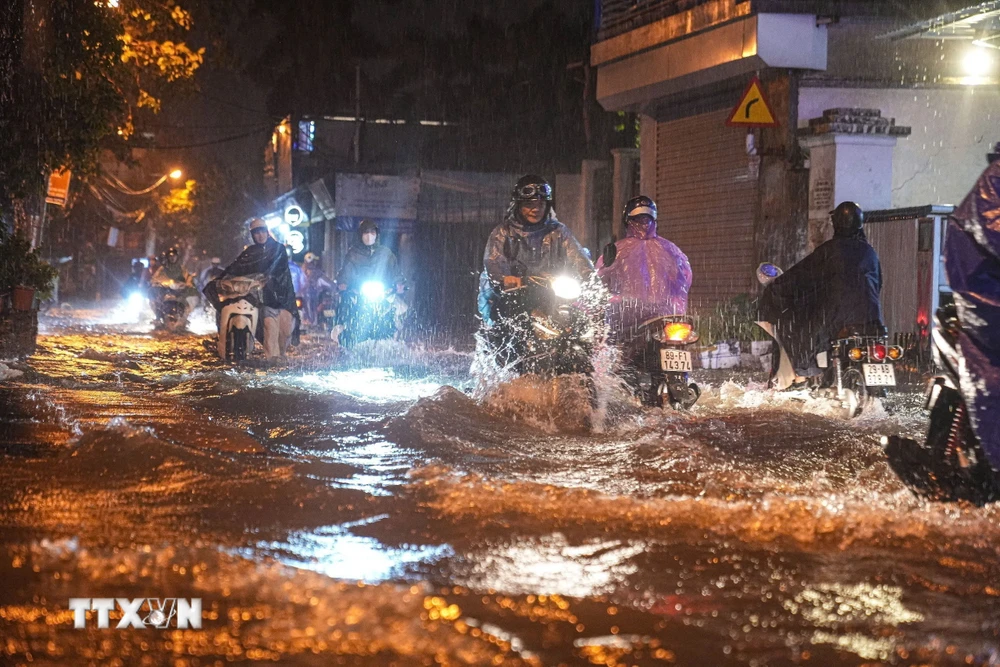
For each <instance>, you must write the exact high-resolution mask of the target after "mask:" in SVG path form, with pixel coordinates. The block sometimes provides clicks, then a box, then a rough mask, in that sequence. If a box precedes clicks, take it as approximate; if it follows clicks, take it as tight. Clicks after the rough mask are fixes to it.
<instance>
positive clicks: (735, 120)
mask: <svg viewBox="0 0 1000 667" xmlns="http://www.w3.org/2000/svg"><path fill="white" fill-rule="evenodd" d="M726 125H728V126H729V127H775V126H777V125H778V121H776V120H775V119H774V114H773V113H771V105H769V104H768V103H767V99H766V98H765V97H764V91H763V89H762V87H761V84H760V79H758V78H757V77H754V78H753V80H752V81H751V82H750V85H749V86H747V90H746V92H745V93H743V97H742V98H740V103H739V104H737V105H736V108H735V109H733V113H731V114H730V115H729V120H728V121H726Z"/></svg>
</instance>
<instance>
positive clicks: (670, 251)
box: [597, 221, 691, 335]
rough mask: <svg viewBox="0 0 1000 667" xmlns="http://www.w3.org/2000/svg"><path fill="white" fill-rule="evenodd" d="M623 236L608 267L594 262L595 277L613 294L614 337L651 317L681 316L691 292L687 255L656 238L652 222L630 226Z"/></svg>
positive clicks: (685, 310)
mask: <svg viewBox="0 0 1000 667" xmlns="http://www.w3.org/2000/svg"><path fill="white" fill-rule="evenodd" d="M625 234H626V235H625V238H624V239H622V240H621V241H618V242H616V244H615V245H616V247H617V254H616V255H615V258H614V261H613V262H612V263H611V265H610V266H604V257H600V258H599V259H598V260H597V269H598V275H600V276H601V279H602V280H603V281H604V284H605V285H607V286H608V289H609V290H610V291H611V293H612V294H613V295H614V297H613V299H612V306H611V313H610V315H611V327H612V330H613V331H614V332H615V333H616V334H618V335H621V334H626V335H627V333H628V332H633V331H634V330H635V329H636V327H637V326H638V325H639V324H641V323H642V322H644V321H646V320H649V319H652V318H654V317H660V316H663V315H683V314H685V313H686V312H687V301H688V292H689V291H690V290H691V264H690V262H688V258H687V255H685V254H684V253H683V252H682V251H681V249H680V248H678V247H677V246H676V245H674V244H673V243H671V242H670V241H668V240H666V239H664V238H660V237H659V236H657V235H656V222H655V221H654V222H652V223H650V224H649V225H648V227H645V228H644V227H642V226H640V225H637V224H636V223H630V224H628V225H627V226H626V232H625Z"/></svg>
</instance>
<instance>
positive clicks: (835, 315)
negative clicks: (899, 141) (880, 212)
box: [759, 201, 885, 385]
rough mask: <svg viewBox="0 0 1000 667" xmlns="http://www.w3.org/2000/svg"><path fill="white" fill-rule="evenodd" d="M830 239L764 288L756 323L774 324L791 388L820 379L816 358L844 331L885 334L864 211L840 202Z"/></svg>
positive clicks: (878, 272)
mask: <svg viewBox="0 0 1000 667" xmlns="http://www.w3.org/2000/svg"><path fill="white" fill-rule="evenodd" d="M830 215H831V217H832V222H833V238H832V239H830V240H829V241H827V242H825V243H823V244H822V245H820V246H819V247H818V248H816V250H814V251H813V252H812V254H810V255H809V256H807V257H806V258H805V259H803V260H802V261H801V262H799V263H798V264H796V265H795V266H793V267H792V268H790V269H789V270H788V271H786V272H785V273H784V274H782V275H781V276H779V277H778V278H777V279H776V280H774V281H773V282H772V283H771V284H770V285H768V286H767V287H766V288H765V289H764V292H763V294H762V295H761V300H760V304H759V308H760V319H761V320H763V321H767V322H772V323H774V324H775V334H776V338H777V339H778V342H779V343H780V344H781V345H782V347H783V348H784V349H785V352H786V353H787V354H788V357H789V360H790V361H791V363H792V366H793V368H794V370H795V374H796V377H795V385H800V384H801V383H803V382H805V381H806V379H807V378H809V377H814V376H817V375H820V374H821V373H822V371H821V370H820V369H819V368H818V364H817V361H816V355H817V354H818V353H819V352H822V351H825V350H826V349H827V348H828V347H829V345H830V342H831V341H832V340H836V339H837V338H838V337H839V336H841V335H846V334H847V332H845V329H848V328H857V329H858V330H859V333H862V334H866V335H881V334H882V333H884V332H885V325H884V323H883V321H882V307H881V304H880V301H879V295H880V294H881V291H882V268H881V265H880V263H879V259H878V255H877V254H876V252H875V249H874V248H872V246H871V245H869V243H868V239H867V236H866V235H865V231H864V211H862V210H861V207H860V206H858V205H857V204H855V203H854V202H849V201H845V202H842V203H841V204H839V205H838V206H837V208H835V209H834V210H833V211H831V212H830Z"/></svg>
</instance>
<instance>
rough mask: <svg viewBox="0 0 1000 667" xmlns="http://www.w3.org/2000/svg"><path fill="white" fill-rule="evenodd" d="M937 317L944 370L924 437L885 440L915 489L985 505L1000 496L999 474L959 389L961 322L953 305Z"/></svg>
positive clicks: (930, 396)
mask: <svg viewBox="0 0 1000 667" xmlns="http://www.w3.org/2000/svg"><path fill="white" fill-rule="evenodd" d="M937 320H938V324H939V325H940V326H939V327H937V328H935V329H934V330H933V332H932V340H933V345H934V358H935V362H936V364H937V365H938V367H939V368H940V369H941V373H940V374H939V375H937V376H936V377H934V378H933V379H931V381H930V383H929V385H928V390H927V409H928V410H930V424H929V425H928V427H927V437H926V440H925V441H924V442H923V443H920V442H917V441H916V440H912V439H910V438H903V437H900V436H889V437H886V438H882V445H883V446H884V447H885V453H886V457H887V458H888V459H889V466H890V467H891V468H892V469H893V471H894V472H895V473H896V474H897V475H899V478H900V479H901V480H902V481H903V483H904V484H906V486H908V487H909V488H910V490H912V491H913V492H914V493H915V494H917V495H919V496H922V497H926V498H929V499H931V500H940V501H960V500H964V501H968V502H971V503H974V504H976V505H985V504H986V503H989V502H993V501H995V500H997V499H998V498H1000V473H998V472H997V470H995V469H994V467H993V465H992V464H991V462H990V460H989V458H988V457H987V456H986V453H985V452H984V451H983V448H982V445H981V444H980V442H979V439H978V438H977V437H976V433H975V431H974V430H973V428H972V425H971V424H970V422H969V412H968V407H967V406H966V404H965V400H964V399H963V398H962V394H961V392H960V391H959V373H960V370H959V369H960V368H961V355H960V352H959V350H958V346H957V344H958V332H959V330H960V327H961V324H960V322H959V320H958V313H957V310H956V308H955V305H954V304H947V305H944V306H942V308H941V309H939V310H938V313H937Z"/></svg>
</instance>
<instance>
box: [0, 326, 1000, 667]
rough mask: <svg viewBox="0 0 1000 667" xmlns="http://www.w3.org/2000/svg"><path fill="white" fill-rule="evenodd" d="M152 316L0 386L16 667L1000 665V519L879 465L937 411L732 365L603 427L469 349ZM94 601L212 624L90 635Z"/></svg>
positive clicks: (0, 371) (0, 610)
mask: <svg viewBox="0 0 1000 667" xmlns="http://www.w3.org/2000/svg"><path fill="white" fill-rule="evenodd" d="M117 315H123V314H122V313H117ZM128 320H129V317H124V316H122V317H118V318H117V319H116V313H114V312H110V311H108V310H107V309H105V310H101V309H95V310H94V311H93V312H84V311H76V312H71V313H62V314H60V316H59V317H52V318H48V320H47V321H46V322H44V323H43V325H44V326H43V331H44V332H45V333H44V334H43V335H42V336H41V337H40V338H39V350H38V353H37V354H36V355H35V356H33V357H31V358H30V359H28V360H27V361H26V362H14V363H8V364H6V365H4V366H0V378H3V379H0V457H2V458H0V582H3V586H0V664H33V665H86V664H94V665H111V664H118V665H143V664H150V665H160V664H170V665H214V664H227V663H231V662H237V663H243V664H254V663H260V664H264V663H269V664H288V665H330V664H351V665H388V664H398V665H423V664H449V665H484V664H494V665H501V664H512V665H516V664H529V665H558V664H566V665H582V664H600V665H659V664H679V665H708V664H711V665H725V664H741V665H791V664H817V665H841V664H843V665H859V664H887V663H888V664H934V665H951V664H954V665H960V664H997V663H1000V639H998V633H1000V555H998V546H997V545H998V544H1000V517H998V514H997V510H996V509H995V508H991V507H987V508H971V507H961V506H955V505H942V504H935V503H926V502H923V501H920V500H917V499H916V498H914V497H913V496H912V495H911V494H910V493H909V492H908V491H906V490H905V489H904V488H903V487H902V485H901V484H900V483H899V482H898V481H897V480H896V478H895V477H894V476H893V474H892V473H891V472H890V470H889V469H888V467H887V465H886V463H885V461H884V458H883V456H882V454H881V449H880V447H879V444H878V442H879V437H880V436H881V435H882V434H884V433H909V434H911V435H912V434H919V433H920V432H921V431H922V429H923V419H924V415H923V413H922V411H921V410H920V404H921V398H920V397H919V396H918V395H915V394H907V393H904V394H897V395H894V396H892V397H890V398H889V399H887V400H886V401H884V402H883V404H881V405H878V406H876V407H875V408H874V409H872V410H871V411H869V412H868V413H866V414H865V415H863V416H862V417H861V418H860V419H857V420H853V421H851V422H848V421H846V420H844V419H843V418H842V416H841V414H840V411H839V410H838V409H837V406H832V405H829V404H821V403H818V402H816V401H813V400H811V399H807V398H805V397H803V396H797V395H794V394H780V395H776V394H773V393H771V392H768V391H766V390H764V389H763V387H762V386H761V385H760V384H757V383H756V382H755V380H756V381H757V382H759V380H760V378H758V377H755V376H751V377H745V376H741V377H738V378H728V377H726V376H725V375H720V374H718V373H714V374H706V375H704V376H702V377H701V378H700V379H701V380H702V381H703V383H704V384H705V386H706V389H705V394H704V396H703V400H702V401H701V403H700V404H699V405H698V406H697V407H696V409H695V410H694V411H692V412H691V413H690V414H680V413H675V412H671V411H661V410H654V409H644V408H640V407H638V406H637V405H635V404H633V403H631V402H630V401H628V400H627V399H626V398H625V397H624V396H623V395H621V394H620V393H618V392H617V391H608V392H607V394H606V396H605V399H606V405H607V408H606V411H605V412H602V413H601V414H600V415H596V416H595V415H588V414H587V413H588V409H589V408H588V405H587V401H585V400H579V399H576V398H573V394H572V393H569V394H562V393H559V395H556V394H557V392H555V391H554V390H553V388H552V387H549V386H545V385H544V383H531V382H529V381H524V382H520V383H516V384H515V385H514V386H508V387H505V388H503V389H502V390H501V391H499V392H498V393H496V394H494V395H493V396H492V397H491V398H486V399H483V400H476V399H474V398H473V396H472V394H473V393H474V392H473V390H474V389H475V388H476V383H475V381H474V380H473V378H472V377H471V376H470V373H469V368H470V366H471V363H472V354H471V352H465V351H461V350H459V351H456V350H453V349H434V350H431V349H424V348H422V347H420V346H415V345H409V346H404V345H401V344H396V343H391V344H390V343H386V344H381V345H378V346H370V347H367V348H365V349H362V350H359V351H358V352H356V353H354V354H338V353H337V352H336V351H334V350H332V349H330V348H328V347H327V346H326V345H325V344H323V343H322V342H317V341H311V340H310V339H308V338H306V339H304V340H305V342H304V344H303V346H302V348H301V349H300V351H298V352H297V353H295V354H293V355H292V356H291V357H290V359H289V362H288V364H287V365H285V366H283V367H279V368H270V369H268V368H265V367H263V365H261V364H253V363H251V364H248V365H247V366H244V367H240V368H232V367H230V366H227V365H223V364H221V363H219V362H218V361H217V360H215V359H214V358H213V356H212V354H211V352H210V351H208V350H207V349H206V348H205V347H204V346H203V344H202V339H203V338H204V336H199V335H181V336H173V335H167V334H163V333H159V332H152V331H150V330H149V327H148V326H146V325H144V324H138V323H134V322H129V321H128ZM10 369H13V370H14V372H9V370H10ZM567 396H568V397H569V398H567ZM79 597H84V598H100V597H114V598H129V599H131V598H139V597H160V598H168V597H169V598H173V597H177V598H200V599H202V601H203V610H204V620H203V626H202V629H201V630H195V629H177V628H171V629H167V630H156V629H127V630H117V629H115V628H114V625H115V623H112V628H111V629H99V628H97V627H96V625H95V623H94V622H93V620H91V622H90V623H89V625H88V627H87V628H86V629H79V630H78V629H74V627H73V612H72V611H70V610H69V606H68V604H69V599H70V598H79ZM116 618H117V617H116V616H115V614H114V613H112V620H114V619H116Z"/></svg>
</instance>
